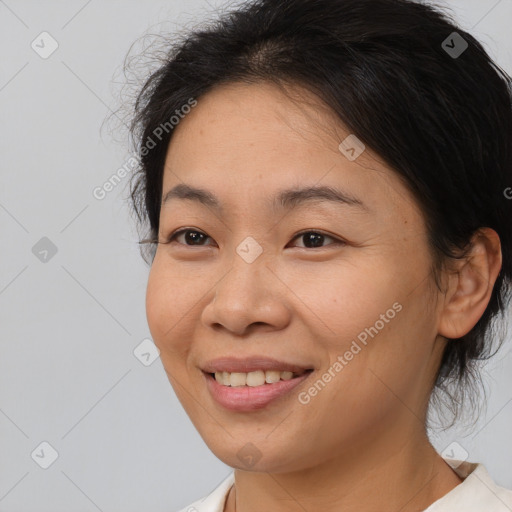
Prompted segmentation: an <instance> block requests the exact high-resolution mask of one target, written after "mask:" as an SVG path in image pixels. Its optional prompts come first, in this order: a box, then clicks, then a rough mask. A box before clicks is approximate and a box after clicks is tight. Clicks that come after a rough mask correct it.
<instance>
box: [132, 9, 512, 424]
mask: <svg viewBox="0 0 512 512" xmlns="http://www.w3.org/2000/svg"><path fill="white" fill-rule="evenodd" d="M436 7H437V6H428V5H425V4H422V3H416V2H413V1H408V0H322V1H315V0H256V1H252V2H248V3H247V4H245V5H242V6H238V7H237V8H236V9H235V10H233V11H230V12H227V13H224V14H223V15H222V16H219V17H218V19H216V20H214V21H213V22H212V23H211V24H209V25H207V26H205V27H202V28H200V29H196V30H194V31H191V32H189V33H187V34H186V35H185V36H184V37H182V39H181V40H180V41H179V42H178V43H176V44H172V45H170V47H167V48H166V52H165V58H164V59H162V62H161V65H160V67H159V68H158V69H157V70H156V71H155V72H153V73H152V74H151V75H150V76H149V78H148V79H147V80H146V82H145V84H144V85H143V87H142V88H141V90H140V91H139V94H138V97H137V100H136V102H135V107H134V114H133V118H132V123H131V134H132V137H133V138H134V140H135V141H136V151H137V153H138V155H139V157H140V168H139V169H138V171H137V173H136V174H135V175H134V176H133V179H132V183H131V185H132V187H131V198H132V202H133V203H132V204H133V207H134V211H135V212H136V214H137V218H138V221H139V224H140V226H146V228H149V232H148V233H147V236H148V237H149V238H150V239H156V237H157V233H158V227H159V213H160V202H161V196H162V176H163V167H164V161H165V157H166V151H167V147H168V144H169V141H170V139H171V136H172V133H173V131H172V126H169V119H170V118H171V117H172V116H173V115H175V114H176V113H178V112H177V111H180V109H182V107H183V105H186V104H187V103H189V102H190V99H191V98H196V99H197V98H200V97H201V96H202V95H203V94H205V93H206V92H207V91H209V90H211V89H213V88H215V87H218V86H220V85H222V84H227V83H230V82H231V83H232V82H245V83H256V82H258V81H267V82H271V83H274V84H276V85H279V86H283V85H298V86H300V87H302V88H303V89H304V90H307V91H310V92H312V93H313V94H314V95H315V96H316V97H317V98H318V99H319V100H321V101H323V102H324V103H325V104H326V105H327V106H328V107H329V108H330V109H331V110H332V111H333V112H334V113H335V114H336V115H337V116H338V118H339V120H340V121H341V122H342V123H343V124H344V125H345V126H346V127H347V128H348V129H349V130H350V132H351V133H353V134H355V135H356V136H357V137H358V138H359V139H360V140H361V141H363V143H364V144H365V145H366V146H368V147H369V148H371V149H372V150H374V151H375V152H376V153H377V154H378V155H379V156H380V157H381V158H382V159H383V161H384V162H385V163H387V164H388V165H389V166H390V167H391V168H392V169H393V170H394V171H395V172H396V173H397V174H398V175H399V176H400V177H401V178H402V180H403V181H404V183H405V184H406V186H407V187H408V188H409V189H410V191H411V192H412V193H413V195H414V196H415V198H416V199H417V202H418V205H419V206H420V207H421V209H422V211H423V213H424V216H425V220H426V223H427V228H428V234H429V241H430V246H431V250H432V254H433V271H434V273H433V275H434V276H435V280H436V284H437V286H438V287H439V282H438V277H437V275H438V271H439V270H440V269H441V268H442V266H443V264H444V263H446V262H447V261H448V259H449V258H458V257H462V256H464V250H465V249H467V248H468V243H469V242H470V240H471V237H472V235H473V234H474V233H475V232H476V231H477V230H478V229H479V228H481V227H490V228H492V229H494V230H495V231H496V232H497V233H498V235H499V236H500V239H501V248H502V256H503V264H502V268H501V270H500V273H499V275H498V278H497V281H496V283H495V286H494V289H493V292H492V297H491V300H490V302H489V305H488V307H487V309H486V310H485V312H484V314H483V315H482V317H481V318H480V320H479V321H478V323H477V324H476V325H475V327H474V328H473V329H472V330H471V332H469V333H468V334H467V335H465V336H463V337H461V338H459V339H455V340H449V342H448V344H447V346H446V349H445V352H444V355H443V359H442V362H441V365H440V368H439V372H438V375H437V377H436V382H435V389H434V390H435V391H436V390H437V391H442V392H446V395H445V396H446V397H448V398H449V401H450V404H449V405H450V406H451V409H452V412H454V417H456V416H457V411H458V407H459V406H460V405H461V398H463V397H464V394H465V392H467V389H468V387H470V386H472V384H474V383H475V381H476V380H477V378H478V377H479V373H478V372H477V371H476V368H477V366H476V363H477V362H478V361H479V360H483V359H487V358H489V357H491V355H493V354H491V355H490V346H491V342H493V341H496V339H497V338H498V337H497V335H496V333H495V332H494V331H493V328H492V327H493V321H494V320H495V319H496V317H497V315H498V313H500V312H501V313H503V312H504V309H505V307H506V304H507V303H508V300H509V298H510V280H511V274H512V236H511V229H510V221H511V208H512V200H507V198H506V197H505V193H504V191H505V190H508V187H510V186H512V176H511V170H512V106H511V78H510V76H508V75H507V74H506V73H505V72H504V71H503V70H502V69H501V68H500V67H498V66H497V65H496V64H495V63H494V62H493V61H492V60H491V59H490V57H489V56H488V54H487V53H486V51H485V50H484V49H483V47H482V45H481V44H480V43H479V42H478V41H477V40H476V39H475V38H474V37H473V36H471V35H470V34H469V33H467V32H465V31H463V30H461V29H460V28H457V27H456V25H455V23H454V22H453V20H452V19H451V18H450V17H449V16H448V15H447V14H445V13H444V12H442V11H441V8H440V7H438V8H436ZM454 32H456V33H457V34H454ZM466 46H467V48H466ZM180 117H181V116H180ZM165 123H167V124H165ZM162 126H164V127H165V129H164V130H162V129H161V128H160V130H159V131H157V132H156V133H158V134H159V137H156V136H155V130H157V129H158V127H162ZM164 132H165V133H164ZM150 139H151V140H152V142H153V143H152V145H151V149H150V150H149V151H148V150H147V148H148V141H149V140H150ZM153 146H154V147H153ZM144 147H146V150H144ZM154 250H155V246H153V247H152V248H151V252H150V254H149V258H150V259H152V258H153V257H154ZM147 256H148V254H147V253H146V257H147ZM146 261H148V259H147V258H146ZM148 263H149V261H148ZM502 341H503V340H502V339H501V342H502ZM500 345H501V343H500ZM449 384H451V385H454V386H455V387H454V389H455V390H452V392H451V393H453V394H451V393H450V392H448V385H449ZM474 390H475V391H478V390H477V389H476V387H475V389H474ZM434 394H435V393H434ZM434 394H433V395H434ZM440 396H441V395H439V397H440ZM441 401H442V402H443V403H445V405H446V402H445V401H443V400H441ZM452 424H453V423H452Z"/></svg>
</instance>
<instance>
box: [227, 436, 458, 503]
mask: <svg viewBox="0 0 512 512" xmlns="http://www.w3.org/2000/svg"><path fill="white" fill-rule="evenodd" d="M409 434H410V433H409ZM398 437H401V436H398ZM404 439H408V441H405V442H404V441H403V440H404ZM384 441H389V439H386V440H384V439H378V440H377V442H375V443H369V444H368V445H366V447H365V449H362V447H361V446H354V448H353V449H351V450H347V451H345V452H344V453H343V454H341V455H339V456H337V457H334V458H332V459H330V460H328V461H325V462H323V463H322V464H320V465H317V466H315V467H311V468H308V469H305V470H301V471H294V472H288V473H271V472H251V471H244V470H239V469H236V470H235V486H234V488H232V492H230V494H229V496H228V499H227V502H226V507H225V512H260V511H261V510H262V509H263V510H279V511H280V512H298V511H303V510H322V511H323V512H335V511H339V510H343V511H344V512H360V511H361V510H364V511H365V512H384V511H386V510H389V511H397V510H400V512H417V511H418V510H425V509H426V508H427V507H428V506H429V505H431V504H432V503H433V502H434V501H436V500H438V499H439V498H441V497H442V496H444V495H445V494H447V493H448V492H449V491H451V490H452V489H453V488H454V487H455V486H457V485H458V484H460V483H461V481H462V480H461V479H460V478H459V477H458V475H457V474H456V473H455V472H454V471H453V470H452V469H451V468H450V466H448V464H446V463H445V462H444V460H443V459H442V458H441V457H440V456H439V455H438V454H437V452H436V451H435V449H434V448H433V447H432V445H431V444H430V442H429V440H428V437H427V435H426V433H424V432H423V435H422V436H417V437H401V442H398V443H397V444H396V445H394V446H389V445H385V443H384V444H382V443H383V442H384ZM235 506H236V508H235Z"/></svg>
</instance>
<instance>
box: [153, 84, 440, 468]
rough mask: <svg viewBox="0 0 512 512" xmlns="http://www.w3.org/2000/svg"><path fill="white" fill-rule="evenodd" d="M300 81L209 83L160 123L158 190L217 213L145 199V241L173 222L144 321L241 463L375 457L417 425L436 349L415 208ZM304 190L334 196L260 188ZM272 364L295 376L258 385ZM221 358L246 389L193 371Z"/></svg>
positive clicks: (215, 437) (219, 445) (196, 408)
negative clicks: (151, 230)
mask: <svg viewBox="0 0 512 512" xmlns="http://www.w3.org/2000/svg"><path fill="white" fill-rule="evenodd" d="M295 92H300V90H298V89H297V90H295ZM302 93H303V98H306V99H307V100H308V101H309V103H308V104H305V103H303V104H299V103H297V102H294V101H291V100H290V99H289V98H288V97H287V96H285V95H284V94H283V93H282V92H281V91H280V90H279V89H277V88H276V87H275V86H271V85H268V84H257V85H256V84H252V85H242V84H231V85H229V86H223V87H220V88H217V89H216V90H214V91H211V92H210V93H208V94H206V95H205V96H203V97H201V98H200V99H199V101H198V104H197V106H196V107H195V108H193V109H192V110H191V112H190V113H189V114H188V115H187V116H186V117H184V119H182V120H181V121H180V123H179V125H178V126H177V127H176V128H174V130H175V133H174V134H173V137H172V141H171V143H170V146H169V150H168V154H167V159H166V162H165V170H164V177H163V196H166V194H167V193H168V192H169V191H170V190H171V189H173V188H174V187H176V186H177V185H185V184H186V185H188V186H189V187H194V188H200V189H204V190H206V191H208V193H209V194H211V195H212V196H214V197H215V198H216V201H217V202H218V205H219V207H218V208H216V207H214V206H213V204H212V203H206V204H205V203H204V202H201V201H199V200H198V199H197V196H195V198H194V197H191V196H189V198H182V197H181V198H180V197H178V194H174V197H169V198H168V200H167V201H166V202H164V203H163V204H162V209H161V216H160V233H159V237H160V240H161V241H163V240H167V239H168V238H169V237H170V235H171V234H172V233H173V232H175V231H177V230H180V229H181V228H189V230H190V231H189V232H185V233H184V234H180V235H177V236H176V238H174V239H173V241H172V242H171V243H169V244H165V245H164V244H160V245H159V246H158V249H157V252H156V256H155V259H154V262H153V265H152V268H151V272H150V276H149V282H148V288H147V303H146V306H147V317H148V322H149V327H150V330H151V334H152V336H153V339H154V341H155V343H156V345H157V346H158V348H159V349H160V352H161V360H162V363H163V365H164V367H165V370H166V372H167V374H168V376H169V379H170V382H171V384H172V386H173V388H174V390H175V392H176V394H177V396H178V398H179V400H180V401H181V403H182V404H183V407H184V408H185V410H186V412H187V413H188V415H189V416H190V418H191V420H192V422H193V423H194V425H195V426H196V428H197V430H198V431H199V433H200V434H201V436H202V437H203V439H204V440H205V442H206V443H207V445H208V446H209V447H210V449H211V450H212V451H213V452H214V453H215V454H216V455H217V457H219V458H220V459H221V460H223V461H224V462H225V463H226V464H228V465H230V466H232V467H237V468H241V469H252V470H255V471H274V472H284V471H290V470H297V469H299V468H308V467H312V466H315V465H318V464H321V463H322V462H325V461H327V460H330V459H333V458H335V457H342V456H346V455H351V454H358V453H359V454H361V453H370V451H369V449H371V448H372V447H373V451H371V453H373V455H374V456H377V455H378V454H380V455H382V456H385V455H386V453H387V450H395V449H396V447H397V446H398V445H400V444H404V443H405V442H406V441H405V440H406V439H410V437H407V435H411V434H412V433H413V432H419V431H420V430H421V431H423V421H422V420H423V414H424V410H425V406H426V400H427V399H428V396H429V392H430V389H431V385H432V379H433V377H434V373H435V371H436V368H437V365H438V363H439V360H440V359H439V358H440V356H441V349H442V342H443V340H442V339H441V338H440V337H437V322H438V318H439V308H438V307H435V306H434V304H436V301H435V296H434V295H433V286H432V276H431V272H430V271H431V257H430V253H429V250H428V246H427V237H426V230H425V225H424V221H423V217H422V215H421V213H420V211H419V208H418V206H417V204H416V202H415V201H414V200H413V197H412V195H411V194H410V193H409V192H408V191H407V189H406V188H405V187H404V185H403V184H402V183H401V181H400V180H399V178H398V177H397V175H396V174H395V173H393V172H392V171H391V170H390V169H389V168H388V167H386V166H385V165H384V164H382V163H380V162H378V160H377V159H376V158H375V155H374V154H373V153H371V151H370V150H369V149H368V148H366V149H365V150H364V151H363V152H362V153H361V154H360V155H359V156H357V155H358V153H359V152H360V150H361V149H363V148H362V147H361V146H358V145H357V141H355V142H354V140H351V139H349V141H348V142H347V143H346V145H345V146H343V147H342V149H339V147H338V146H339V144H340V142H341V141H343V140H344V139H346V137H347V136H349V135H350V133H349V132H347V131H344V130H343V129H342V128H341V127H340V126H339V125H337V124H336V121H335V119H334V117H332V116H331V115H330V114H329V113H328V111H327V110H325V109H324V108H323V107H322V106H321V105H320V104H319V103H317V102H315V101H314V98H312V97H311V96H309V95H306V93H305V92H302ZM354 144H355V145H354ZM350 147H353V148H354V151H351V149H350ZM356 157H357V158H356ZM310 187H316V188H319V187H330V188H331V189H335V190H337V191H339V192H340V194H343V195H344V196H345V200H344V201H342V200H338V201H334V200H329V199H328V198H327V196H326V195H325V194H324V196H318V195H317V196H315V195H314V194H312V193H309V194H308V193H304V194H295V195H292V194H288V196H286V197H287V200H285V201H282V202H281V201H279V200H278V199H277V198H278V197H279V195H280V194H281V193H282V191H285V190H298V189H302V188H310ZM324 192H325V191H324ZM308 197H309V199H308ZM274 199H275V202H274ZM304 231H306V234H305V235H298V234H299V233H301V232H304ZM224 358H225V359H230V360H229V361H224V363H225V364H227V365H228V366H226V365H225V366H220V363H218V362H217V363H216V362H215V361H214V360H218V359H224ZM231 358H232V360H231ZM264 358H270V359H273V360H276V361H278V363H277V365H276V366H272V364H271V362H269V361H265V360H264ZM249 359H250V361H247V360H249ZM237 364H238V366H237ZM244 364H246V365H245V366H244ZM211 365H213V366H211ZM286 365H293V366H295V367H297V368H295V370H296V372H295V374H299V373H301V372H302V370H300V369H301V368H302V369H307V370H312V371H308V372H306V373H303V374H302V376H301V377H294V378H293V379H292V380H291V381H290V380H286V379H285V380H281V381H280V382H279V383H277V384H271V383H265V384H261V381H259V380H258V379H262V378H265V377H268V379H269V380H272V376H273V377H275V376H276V373H275V371H279V369H280V368H282V369H283V370H286ZM230 368H231V369H232V371H234V370H239V371H238V372H237V373H244V372H245V373H247V372H251V375H250V377H249V381H250V382H251V384H254V385H250V386H248V385H245V386H237V385H235V386H233V387H228V386H225V385H224V384H219V383H216V382H215V381H214V379H212V378H211V377H210V376H209V372H211V371H213V370H214V369H218V370H222V369H224V370H226V371H227V370H229V369H230ZM258 369H260V370H261V371H265V369H267V370H274V373H268V374H267V373H260V372H257V373H252V372H253V371H257V370H258ZM278 375H279V374H278ZM285 377H286V375H285ZM230 378H231V377H230ZM238 378H242V379H243V378H244V375H242V376H240V375H238V376H234V377H233V381H232V383H234V384H240V383H241V381H238V380H237V379H238ZM253 379H254V380H253ZM404 436H405V437H404ZM361 450H364V452H363V451H361Z"/></svg>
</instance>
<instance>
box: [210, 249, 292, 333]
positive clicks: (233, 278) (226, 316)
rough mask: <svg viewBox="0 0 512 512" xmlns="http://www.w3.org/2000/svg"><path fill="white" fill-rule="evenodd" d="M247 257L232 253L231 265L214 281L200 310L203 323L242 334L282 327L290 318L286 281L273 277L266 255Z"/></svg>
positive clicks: (274, 275)
mask: <svg viewBox="0 0 512 512" xmlns="http://www.w3.org/2000/svg"><path fill="white" fill-rule="evenodd" d="M249 261H251V260H250V258H249V259H244V257H242V256H239V255H238V254H236V255H235V257H234V258H233V262H232V264H231V267H230V268H229V269H228V271H227V272H225V273H224V275H223V276H222V277H221V278H220V279H219V280H218V281H217V283H216V284H215V286H214V293H213V296H212V300H211V301H210V302H209V303H208V304H207V305H206V307H205V308H204V310H203V313H202V322H203V323H204V325H206V326H207V327H209V328H213V329H216V330H219V329H221V328H224V329H226V330H228V331H229V332H230V333H232V334H235V335H238V336H243V335H246V334H248V333H249V332H250V331H253V330H255V329H259V330H263V331H274V330H279V329H283V328H285V327H286V325H287V324H288V323H289V322H290V316H291V315H290V310H291V308H290V304H289V302H288V300H287V290H288V288H287V287H286V285H285V284H283V282H282V281H281V280H280V279H279V278H278V277H277V275H276V273H275V271H273V269H272V268H271V266H270V265H269V260H268V259H267V258H265V257H262V256H259V257H258V258H256V259H255V260H253V261H252V262H250V263H249ZM288 293H290V292H289V291H288Z"/></svg>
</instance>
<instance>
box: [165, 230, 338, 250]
mask: <svg viewBox="0 0 512 512" xmlns="http://www.w3.org/2000/svg"><path fill="white" fill-rule="evenodd" d="M188 231H191V232H193V233H199V234H201V235H206V233H203V232H202V231H200V230H198V229H194V228H182V229H179V230H177V231H175V232H174V233H172V234H171V235H170V236H169V237H168V239H167V241H165V242H163V243H164V244H170V243H171V242H173V241H174V240H175V239H176V237H178V236H179V235H182V234H184V233H187V232H188ZM308 233H314V234H317V235H322V236H324V237H327V238H331V239H332V240H334V241H335V242H334V243H332V244H330V245H346V242H344V241H343V240H341V239H339V238H336V237H334V236H332V235H328V234H327V233H324V232H323V231H318V230H312V229H308V230H304V231H300V232H299V233H297V234H296V235H295V236H294V237H293V238H292V240H295V239H296V238H299V237H301V236H303V235H306V234H308ZM206 237H207V238H210V239H211V237H210V236H208V235H206ZM178 243H179V242H178ZM180 245H184V246H185V247H208V246H207V245H197V246H194V245H187V244H180ZM325 247H329V246H325ZM325 247H313V248H310V247H300V248H301V249H309V250H313V249H324V248H325Z"/></svg>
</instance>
